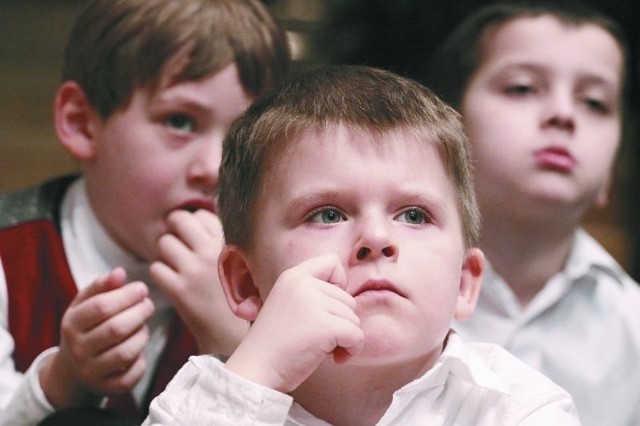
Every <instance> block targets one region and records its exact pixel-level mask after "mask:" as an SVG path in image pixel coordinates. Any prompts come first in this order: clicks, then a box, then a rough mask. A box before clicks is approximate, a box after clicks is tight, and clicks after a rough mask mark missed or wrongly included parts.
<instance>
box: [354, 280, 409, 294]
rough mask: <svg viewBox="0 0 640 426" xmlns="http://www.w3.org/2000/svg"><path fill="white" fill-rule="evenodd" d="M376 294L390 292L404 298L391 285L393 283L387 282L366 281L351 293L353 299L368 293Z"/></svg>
mask: <svg viewBox="0 0 640 426" xmlns="http://www.w3.org/2000/svg"><path fill="white" fill-rule="evenodd" d="M378 292H379V293H383V292H392V293H396V294H397V295H399V296H401V297H406V296H405V295H404V294H403V293H402V292H401V291H400V290H398V288H397V287H396V286H395V285H393V283H391V282H389V281H387V280H368V281H367V282H365V283H364V284H363V285H362V286H360V287H359V288H357V289H356V290H355V291H354V292H353V297H358V296H361V295H363V294H368V293H371V294H375V293H378Z"/></svg>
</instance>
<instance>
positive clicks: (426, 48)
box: [0, 0, 640, 280]
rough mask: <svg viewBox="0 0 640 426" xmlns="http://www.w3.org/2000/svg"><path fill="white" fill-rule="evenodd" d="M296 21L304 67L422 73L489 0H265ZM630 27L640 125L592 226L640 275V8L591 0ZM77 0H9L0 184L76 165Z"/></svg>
mask: <svg viewBox="0 0 640 426" xmlns="http://www.w3.org/2000/svg"><path fill="white" fill-rule="evenodd" d="M263 1H264V2H265V3H266V4H267V5H268V6H269V7H270V8H271V9H272V11H273V13H274V14H275V15H276V16H277V17H278V18H279V19H280V20H281V21H282V22H283V24H284V26H285V27H286V28H287V30H288V33H289V36H290V40H291V43H292V46H293V51H294V56H295V68H294V72H295V71H299V70H303V69H305V68H307V67H311V66H315V65H318V64H328V63H334V64H335V63H341V64H344V63H351V64H366V65H372V66H378V67H382V68H386V69H390V70H392V71H396V72H398V73H401V74H404V75H407V76H409V77H413V78H416V79H420V75H419V74H418V69H419V68H418V65H419V63H420V62H421V61H423V60H426V59H427V58H428V57H429V55H430V54H431V53H432V52H433V50H434V48H435V46H436V45H437V44H438V43H439V42H440V41H441V40H442V39H443V37H444V36H445V35H446V34H447V33H448V31H450V29H451V28H452V27H453V26H454V25H455V24H456V23H457V22H458V21H459V20H460V19H462V18H463V17H464V16H465V15H466V14H467V13H468V12H469V11H471V10H472V9H474V8H476V7H478V6H480V5H483V4H486V3H487V1H482V0H455V1H448V0H263ZM589 2H590V3H592V4H594V5H596V6H597V7H599V8H600V9H601V10H602V11H604V12H605V13H607V14H608V15H610V16H611V17H613V18H614V19H616V20H617V21H618V22H619V23H620V24H621V25H622V26H623V28H624V29H625V30H626V33H627V37H628V39H629V43H630V47H631V58H630V59H631V73H632V76H631V77H632V78H631V87H630V94H631V96H630V99H631V114H630V116H631V118H632V119H631V120H630V121H631V124H632V126H631V128H630V131H629V138H628V140H627V141H626V142H625V145H624V146H623V149H622V152H621V156H620V162H619V167H618V169H617V173H616V185H615V188H614V193H613V197H612V203H611V206H610V207H609V208H608V209H606V210H603V211H594V212H592V213H591V214H589V216H588V217H587V220H586V223H585V226H586V227H587V228H588V229H589V231H590V232H591V233H592V234H593V235H594V236H595V237H596V238H597V239H598V240H599V241H600V242H601V243H602V244H603V245H604V246H605V247H606V248H607V249H608V250H609V251H610V252H611V253H612V254H613V255H614V257H615V258H616V259H617V260H618V261H619V262H620V263H621V264H622V265H623V266H624V267H625V268H626V269H627V270H628V271H629V272H630V273H631V274H632V275H633V276H634V277H635V278H636V280H639V279H640V225H639V224H638V223H637V222H638V220H637V218H638V217H640V191H639V190H638V188H637V183H638V182H640V149H639V148H638V142H639V137H638V134H639V132H638V130H637V123H636V122H637V121H638V120H636V119H635V118H636V117H638V112H639V110H640V96H639V95H640V93H639V91H640V65H639V63H638V57H639V56H640V55H639V53H640V11H639V10H638V9H639V6H638V5H637V4H636V2H634V1H630V0H590V1H589ZM78 4H80V3H79V1H78V0H0V149H1V151H0V191H5V190H10V189H14V188H19V187H23V186H26V185H30V184H35V183H37V182H39V181H41V180H43V179H45V178H47V177H49V176H53V175H56V174H59V173H67V172H74V171H77V166H76V164H75V163H74V162H73V161H72V160H71V159H70V158H69V157H68V156H67V155H66V154H65V153H64V152H63V151H62V149H61V148H60V147H59V146H58V145H57V142H56V138H55V133H54V131H53V126H52V102H53V97H54V94H55V90H56V87H57V84H58V83H59V77H58V75H59V70H60V67H61V58H62V49H63V44H64V41H65V38H66V36H67V34H68V31H69V29H70V26H71V23H72V21H73V18H74V15H75V12H76V10H77V7H78Z"/></svg>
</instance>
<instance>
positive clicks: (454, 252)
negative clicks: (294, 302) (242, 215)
mask: <svg viewBox="0 0 640 426" xmlns="http://www.w3.org/2000/svg"><path fill="white" fill-rule="evenodd" d="M365 138H374V139H379V140H377V141H375V142H373V143H374V144H375V145H376V147H375V148H372V147H371V146H368V145H367V144H368V143H369V142H366V141H365ZM266 175H267V178H266V180H265V182H266V185H265V186H264V188H263V193H262V194H263V195H262V196H261V197H260V198H259V201H258V203H257V205H256V208H257V209H258V210H257V215H256V234H255V235H256V238H255V240H254V243H255V244H254V245H253V246H252V249H251V250H250V252H249V253H248V255H247V264H248V265H249V269H250V271H251V274H252V278H253V280H254V282H255V284H256V286H257V287H258V289H259V291H260V295H261V297H262V298H263V299H265V298H266V296H267V294H268V293H269V292H270V290H271V288H272V287H273V284H274V283H275V282H276V280H277V279H278V277H279V275H280V274H281V273H282V272H283V271H285V270H288V269H290V268H292V267H294V266H295V265H298V264H300V263H301V262H303V261H305V260H307V259H311V258H314V257H317V256H321V255H325V254H328V253H333V254H336V255H337V256H338V258H339V259H340V262H341V264H342V266H343V268H344V271H345V274H346V288H345V290H346V291H347V292H348V293H349V294H350V295H352V296H354V298H355V301H356V309H355V313H356V314H357V316H358V317H359V319H360V327H361V329H362V331H363V333H364V336H365V340H364V342H365V343H364V349H363V352H362V353H361V354H360V355H359V356H358V357H357V359H356V360H355V361H354V362H360V363H378V362H379V363H382V362H393V361H401V360H405V361H406V360H407V359H413V360H416V359H420V360H422V361H424V359H425V358H424V357H425V356H427V357H428V358H429V359H435V358H436V357H437V356H438V355H439V354H440V351H441V349H442V343H443V339H444V337H445V335H446V333H447V331H448V330H449V327H450V323H451V321H452V318H453V317H454V315H456V314H457V313H458V307H459V303H460V301H459V299H460V298H461V296H460V290H459V287H460V283H461V279H462V278H461V277H462V275H463V269H464V268H466V262H467V261H468V258H467V251H466V250H465V247H464V244H463V236H462V231H461V221H460V217H459V210H458V204H457V196H456V190H455V188H454V186H453V184H452V183H451V181H450V179H449V177H448V175H447V173H446V171H445V169H444V166H443V163H442V160H441V157H440V155H439V153H438V151H437V148H436V147H435V146H434V145H431V144H426V143H419V142H418V141H416V139H415V137H414V136H412V135H411V134H409V133H406V132H400V131H398V132H393V133H386V134H384V135H382V136H371V135H366V136H364V135H362V134H361V133H358V132H356V131H353V130H349V129H346V128H345V127H344V126H338V127H337V128H333V129H330V130H328V131H324V132H320V133H315V132H307V133H304V134H302V135H300V136H299V137H298V138H296V141H295V143H293V144H292V145H290V146H289V147H288V148H287V149H285V152H284V153H283V154H282V155H281V156H280V157H279V158H278V163H277V164H276V165H274V166H272V167H271V168H268V169H267V171H266ZM470 252H472V251H470ZM474 255H477V253H476V252H474Z"/></svg>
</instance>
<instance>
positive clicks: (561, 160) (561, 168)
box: [534, 146, 576, 173]
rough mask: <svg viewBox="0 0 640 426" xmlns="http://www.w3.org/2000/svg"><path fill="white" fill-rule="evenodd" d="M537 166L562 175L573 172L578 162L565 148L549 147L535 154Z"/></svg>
mask: <svg viewBox="0 0 640 426" xmlns="http://www.w3.org/2000/svg"><path fill="white" fill-rule="evenodd" d="M534 158H535V161H536V164H537V165H538V166H539V167H542V168H544V169H547V170H555V171H558V172H562V173H569V172H571V171H573V169H574V168H575V166H576V160H575V158H573V156H572V155H571V153H570V152H569V150H567V149H566V148H563V147H555V146H554V147H548V148H544V149H541V150H538V151H536V152H535V154H534Z"/></svg>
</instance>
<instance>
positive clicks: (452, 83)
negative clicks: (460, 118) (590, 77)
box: [421, 0, 628, 109]
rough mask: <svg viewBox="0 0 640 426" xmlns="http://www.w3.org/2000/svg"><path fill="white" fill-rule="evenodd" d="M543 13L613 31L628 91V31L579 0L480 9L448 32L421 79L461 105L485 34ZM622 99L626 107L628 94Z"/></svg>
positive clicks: (521, 1)
mask: <svg viewBox="0 0 640 426" xmlns="http://www.w3.org/2000/svg"><path fill="white" fill-rule="evenodd" d="M540 16H552V17H554V18H556V19H558V20H559V21H560V22H562V23H564V24H567V25H572V26H582V25H586V24H592V25H596V26H599V27H601V28H602V29H603V30H605V31H607V32H608V33H609V34H611V36H612V37H613V38H614V39H615V40H616V42H617V43H618V45H619V46H620V49H621V50H622V55H623V60H624V66H623V70H622V72H623V75H622V80H623V88H622V89H623V90H622V93H623V96H624V94H626V92H627V91H626V90H624V89H625V86H626V85H627V84H626V83H627V82H626V79H627V78H628V70H627V69H626V68H627V67H628V42H627V39H626V36H625V34H624V31H623V30H622V29H621V27H620V26H619V25H618V23H616V22H615V21H614V20H612V19H611V18H609V17H608V16H606V15H605V14H603V13H602V12H600V11H599V10H598V9H596V8H595V7H594V6H592V5H589V4H586V3H583V2H581V1H579V0H512V1H502V2H496V3H493V4H489V5H487V6H483V7H480V8H478V9H476V10H475V11H473V12H472V13H471V14H470V15H468V16H467V17H466V18H465V19H463V20H462V22H461V23H460V24H458V26H456V28H455V29H454V30H453V31H452V32H451V33H450V34H449V35H448V36H447V38H446V39H445V40H444V41H443V43H442V44H441V45H440V46H439V48H438V49H437V50H436V52H435V54H434V56H433V58H432V60H430V61H429V63H428V64H423V65H425V69H424V75H425V76H426V78H425V79H424V80H422V79H421V81H423V82H424V83H425V84H427V85H429V87H431V88H432V89H433V90H434V91H435V92H436V93H437V94H438V95H439V96H440V97H442V98H443V99H444V100H445V101H447V102H449V103H450V104H451V105H453V106H454V107H456V108H458V109H459V108H460V107H461V103H462V99H463V97H464V93H465V90H466V88H467V86H468V84H469V82H470V80H471V78H472V76H473V74H474V73H475V71H476V70H477V68H478V67H479V65H480V63H481V61H482V57H483V48H484V38H485V35H486V34H488V32H489V30H490V29H497V28H499V27H501V26H502V25H504V24H506V23H508V22H511V21H513V20H514V19H519V18H532V17H540ZM621 101H622V103H623V107H624V106H625V105H626V101H625V99H624V97H623V99H621ZM625 109H626V108H625Z"/></svg>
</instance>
